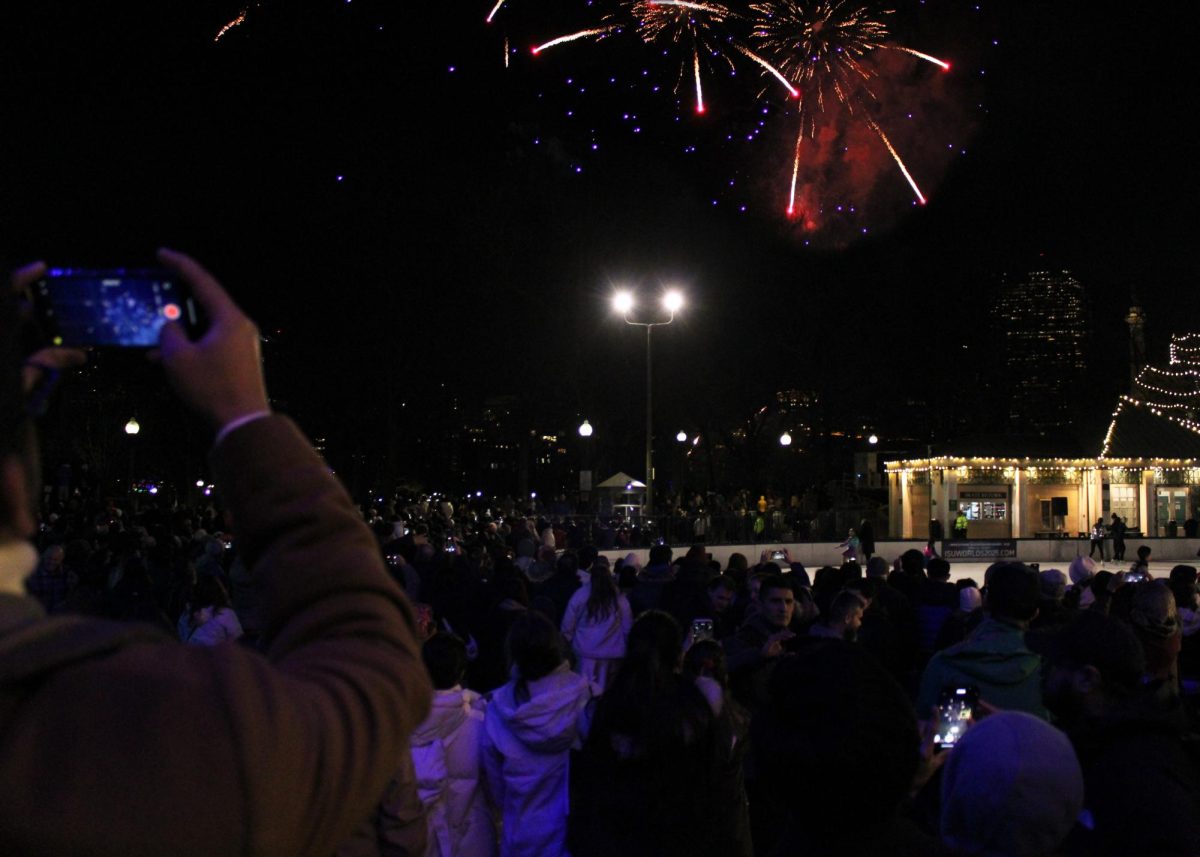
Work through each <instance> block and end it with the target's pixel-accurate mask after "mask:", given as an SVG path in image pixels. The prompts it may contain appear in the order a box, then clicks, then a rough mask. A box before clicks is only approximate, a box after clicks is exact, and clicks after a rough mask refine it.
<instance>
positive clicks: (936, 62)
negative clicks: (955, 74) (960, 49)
mask: <svg viewBox="0 0 1200 857" xmlns="http://www.w3.org/2000/svg"><path fill="white" fill-rule="evenodd" d="M884 47H887V48H890V49H891V50H893V51H903V52H904V53H906V54H912V55H913V56H914V57H918V58H920V59H923V60H925V62H931V63H933V64H934V65H937V66H941V67H942V70H943V71H950V63H948V62H946V61H945V60H940V59H938V58H937V57H931V56H930V55H929V54H923V53H921V52H920V51H917V50H913V49H912V48H906V47H904V46H903V45H885V46H884Z"/></svg>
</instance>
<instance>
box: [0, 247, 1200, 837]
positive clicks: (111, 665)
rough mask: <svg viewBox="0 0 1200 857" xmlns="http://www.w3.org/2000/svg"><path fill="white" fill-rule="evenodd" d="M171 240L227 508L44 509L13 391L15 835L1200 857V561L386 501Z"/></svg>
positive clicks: (9, 550)
mask: <svg viewBox="0 0 1200 857" xmlns="http://www.w3.org/2000/svg"><path fill="white" fill-rule="evenodd" d="M164 261H165V262H166V263H169V264H171V265H174V266H176V267H177V268H178V269H179V270H180V271H181V272H182V273H183V274H184V275H185V276H187V277H188V278H189V279H191V280H192V281H193V283H194V284H195V285H196V286H197V293H198V295H199V297H200V298H201V300H202V302H204V303H205V305H206V309H207V310H208V311H209V314H210V316H212V318H213V326H212V329H211V330H210V332H209V333H208V334H206V335H205V337H204V338H203V339H200V340H199V341H197V342H194V343H193V342H189V341H187V340H186V339H184V338H182V334H181V333H179V332H178V331H176V332H169V333H168V334H166V335H165V337H164V349H163V355H162V357H161V359H162V360H163V363H164V366H165V368H166V371H167V373H168V377H169V378H170V380H171V381H172V384H173V386H174V387H175V389H176V390H177V392H178V393H179V395H180V396H181V398H182V399H183V400H184V401H185V402H186V403H188V404H189V405H190V406H191V407H192V408H193V409H195V410H196V411H197V412H198V413H199V414H200V415H202V416H203V417H204V418H205V419H206V421H207V423H208V424H209V425H210V426H211V428H212V430H213V432H214V434H215V436H216V439H215V442H214V450H213V462H214V467H215V468H216V470H217V472H218V474H219V484H220V485H221V486H222V489H223V494H224V498H223V507H222V508H221V509H218V508H216V507H215V506H207V507H204V508H196V509H184V508H171V509H166V508H159V507H147V508H142V509H140V510H135V509H132V508H121V507H120V506H118V505H113V504H109V503H98V502H96V501H94V500H82V499H79V498H70V497H69V498H66V500H65V502H62V503H60V504H58V505H56V506H55V507H54V508H53V509H49V508H46V509H42V514H41V516H40V521H39V520H38V518H37V516H36V514H35V513H36V509H35V503H34V502H33V498H36V497H39V496H42V495H41V494H40V492H38V491H37V490H36V480H35V479H34V478H33V477H34V476H35V474H34V473H33V471H32V468H33V467H34V466H35V465H34V463H33V462H35V461H36V456H35V453H34V452H33V449H32V446H31V437H32V432H31V421H30V419H28V418H27V417H26V416H25V415H24V412H23V411H22V406H21V402H22V401H24V400H25V399H26V397H27V393H24V392H21V391H20V390H19V389H18V386H19V381H20V378H19V375H18V373H17V372H15V371H14V372H11V373H10V375H11V377H9V378H7V381H6V383H7V384H8V386H7V387H5V388H3V389H0V393H3V395H4V398H3V399H2V400H0V405H2V407H0V413H2V414H4V415H5V416H6V422H5V427H4V431H5V433H4V434H3V435H0V440H2V441H3V442H4V446H3V447H2V448H0V464H3V470H2V471H0V473H2V474H3V476H4V481H3V483H2V488H3V493H2V494H0V499H2V500H3V502H2V503H0V583H2V584H3V586H4V588H3V590H2V591H0V690H2V693H3V696H2V697H0V699H2V704H0V739H2V740H3V741H4V746H5V748H6V749H5V753H4V754H0V782H3V783H4V785H5V793H6V795H7V796H8V797H9V800H7V801H4V802H0V851H3V852H4V853H20V854H51V853H80V854H82V853H100V854H107V853H122V854H142V853H146V854H151V853H176V854H219V853H235V852H236V853H242V852H245V853H274V854H302V853H313V854H330V853H334V852H336V853H338V854H341V855H348V856H349V855H365V854H394V855H400V854H405V855H417V854H426V855H440V857H450V855H464V857H476V855H478V857H491V855H501V857H516V856H517V855H530V857H535V855H536V857H543V855H576V857H580V855H614V854H620V855H630V857H632V855H647V857H649V855H681V857H682V855H688V857H696V855H714V857H716V855H735V856H736V855H742V857H750V855H784V854H814V855H816V854H822V855H824V854H829V855H834V854H836V855H869V854H882V853H887V854H908V855H925V854H928V855H935V854H942V855H946V854H950V855H984V854H987V855H1047V854H1065V855H1093V854H1114V855H1118V854H1119V855H1125V854H1198V853H1200V740H1198V738H1200V733H1198V732H1197V722H1196V705H1195V703H1196V700H1197V698H1200V697H1198V696H1197V682H1198V680H1200V655H1198V654H1197V653H1198V651H1200V650H1198V648H1197V647H1198V646H1200V636H1197V631H1198V630H1200V602H1198V597H1197V571H1196V568H1195V567H1193V566H1189V565H1180V566H1177V567H1176V568H1175V569H1174V570H1173V571H1172V572H1171V574H1170V576H1169V579H1166V580H1154V579H1147V578H1148V575H1146V574H1143V573H1141V572H1140V570H1135V572H1134V573H1126V572H1121V573H1116V574H1113V573H1111V572H1109V571H1104V570H1098V567H1097V566H1096V564H1095V563H1094V561H1093V560H1091V559H1090V558H1088V557H1086V556H1080V557H1078V558H1077V559H1076V560H1075V561H1073V562H1072V563H1071V565H1070V566H1069V568H1067V569H1066V570H1065V571H1064V570H1061V569H1049V568H1048V569H1045V570H1041V571H1035V570H1033V569H1031V568H1029V567H1027V566H1025V565H1022V564H1020V563H1017V562H1000V563H996V564H994V565H992V566H991V567H990V568H988V570H987V572H986V574H985V575H984V576H983V579H982V580H981V581H974V580H969V579H966V580H960V581H958V582H956V583H952V582H951V577H952V574H951V566H950V564H949V563H948V562H947V561H946V560H945V559H942V558H939V557H936V556H930V555H929V554H928V553H927V552H925V551H920V550H915V549H914V550H908V551H905V552H904V553H903V554H902V555H901V556H899V557H896V558H894V559H893V558H885V557H882V556H879V555H874V550H873V549H874V545H873V544H869V543H868V541H867V536H869V533H868V534H864V533H863V532H862V529H861V528H860V529H859V531H858V532H857V533H856V532H855V531H850V533H849V535H848V537H847V539H846V541H845V542H844V543H843V544H842V545H841V547H843V548H845V554H844V558H845V560H846V561H845V563H844V564H843V565H841V566H828V567H823V568H820V569H815V570H813V573H812V574H811V576H810V573H809V570H808V569H805V568H803V567H802V566H801V565H799V564H797V563H792V562H790V561H789V559H788V557H787V556H786V555H785V556H783V557H776V556H775V555H774V554H773V553H766V552H764V553H763V555H761V556H759V557H753V558H748V557H746V556H744V555H741V554H733V555H732V556H731V557H730V559H729V560H728V562H727V563H726V564H725V565H724V566H722V565H721V564H720V563H717V562H714V561H713V560H712V558H711V555H710V554H708V553H707V552H706V549H705V547H704V545H703V544H695V545H693V546H692V547H690V548H689V549H688V550H686V551H685V552H683V553H682V554H680V555H676V553H675V552H674V551H673V550H672V548H671V547H669V546H668V545H666V544H656V545H654V546H652V547H651V548H650V549H649V551H648V554H647V555H646V557H645V562H644V563H643V562H642V561H641V555H640V554H639V553H637V552H629V553H627V554H625V555H624V556H620V557H619V558H616V559H609V558H608V557H607V556H606V555H605V554H604V553H601V552H600V551H599V550H598V549H597V548H596V547H595V546H593V545H588V544H573V543H572V541H571V540H570V539H569V538H561V537H559V536H558V535H556V533H555V532H554V527H553V526H552V524H551V522H549V521H545V520H538V519H537V518H534V517H527V516H524V515H521V514H519V513H517V512H516V511H515V510H514V513H513V514H510V515H504V516H501V518H500V519H499V520H494V519H493V520H491V521H489V522H486V523H485V524H483V525H481V526H472V527H470V528H469V529H467V530H464V529H463V528H461V527H457V528H456V527H455V526H454V524H453V523H452V521H453V517H454V510H453V508H449V509H441V508H439V509H434V510H432V511H427V513H426V518H425V519H423V520H421V521H420V522H417V521H416V520H414V518H413V517H412V516H406V515H405V514H403V512H402V510H395V509H391V510H383V509H375V508H372V509H371V510H369V511H368V513H367V514H366V515H364V514H363V512H362V510H361V509H359V508H356V507H355V506H353V504H352V503H351V502H350V500H349V498H348V497H347V496H346V495H345V492H344V491H343V490H342V489H341V488H340V486H338V485H337V483H336V482H335V480H334V479H333V478H332V476H331V475H330V474H329V472H328V469H327V468H325V467H324V466H323V464H322V463H321V461H320V459H319V458H318V457H317V456H316V455H315V454H314V453H313V452H312V450H311V449H309V448H307V445H306V444H305V443H304V442H303V439H302V438H301V436H300V435H299V433H298V432H297V431H296V429H295V428H294V427H293V426H291V425H290V423H288V422H287V420H286V419H284V418H282V417H279V416H277V415H273V414H271V413H270V409H269V407H268V406H267V399H266V396H265V392H264V390H263V389H262V379H261V373H260V370H259V369H258V363H257V353H256V350H255V349H256V339H255V334H254V330H253V325H252V324H250V323H249V321H248V320H247V319H245V318H244V316H241V314H240V311H238V310H237V308H236V307H235V306H234V305H233V304H232V302H231V301H229V299H228V297H227V296H226V295H225V294H224V292H223V291H222V290H221V289H220V287H219V286H218V285H217V284H216V283H215V281H212V280H211V278H210V277H208V275H207V274H206V273H205V272H203V270H202V269H200V268H199V267H198V266H196V265H195V263H194V262H192V261H191V260H189V259H187V258H186V257H181V256H178V255H176V254H166V256H165V257H164ZM13 323H14V322H12V321H11V320H8V321H6V320H5V319H3V318H0V332H3V330H4V327H3V325H4V324H10V325H11V324H13ZM34 356H35V358H37V359H36V360H34V361H33V362H32V363H27V364H26V368H27V369H30V368H32V370H33V371H32V372H28V373H26V378H25V379H26V386H29V384H30V383H33V384H36V383H37V381H38V377H37V376H38V375H39V374H41V373H43V372H44V370H45V367H47V366H49V365H50V362H48V361H51V360H53V359H54V355H52V354H44V355H41V356H40V357H39V356H38V355H34ZM8 358H9V359H10V361H11V362H10V365H11V366H12V367H14V369H15V367H16V366H17V365H18V364H17V362H16V359H13V358H14V356H13V355H12V354H10V355H8ZM231 385H232V388H233V389H232V395H231V390H230V386H231ZM10 416H12V417H13V418H12V419H7V418H8V417H10ZM364 518H365V520H364ZM431 522H433V523H431ZM34 547H36V549H37V550H38V551H39V553H38V554H37V555H36V556H35V555H34V554H33V548H34ZM860 555H861V558H862V559H864V560H865V567H864V566H863V565H861V564H860V562H859V559H860ZM889 560H892V561H889ZM155 626H157V627H155ZM172 638H173V640H174V642H172ZM960 698H961V699H960ZM962 700H969V701H970V703H969V705H967V706H966V707H964V704H963V703H962ZM955 705H957V706H958V707H957V708H955V707H954V706H955ZM948 712H956V713H953V714H949V713H948ZM947 717H952V718H953V721H952V722H947Z"/></svg>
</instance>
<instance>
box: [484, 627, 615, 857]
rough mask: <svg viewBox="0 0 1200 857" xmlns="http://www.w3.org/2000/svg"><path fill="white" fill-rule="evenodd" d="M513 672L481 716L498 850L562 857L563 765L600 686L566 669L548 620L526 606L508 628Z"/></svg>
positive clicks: (508, 855) (522, 856) (509, 855)
mask: <svg viewBox="0 0 1200 857" xmlns="http://www.w3.org/2000/svg"><path fill="white" fill-rule="evenodd" d="M508 652H509V660H510V662H511V664H512V674H513V678H512V680H511V681H509V682H508V684H506V685H504V686H503V687H500V688H498V689H497V690H496V691H495V692H494V693H493V694H492V698H491V702H490V703H489V705H488V707H487V712H486V717H485V720H484V739H483V758H484V766H485V770H486V774H487V785H488V791H489V792H490V794H491V795H492V801H493V803H494V804H495V805H496V806H497V807H498V808H499V810H500V813H501V825H502V830H501V834H500V854H501V857H526V855H528V857H546V855H554V857H566V855H568V851H567V843H566V838H567V810H568V805H569V804H568V794H567V780H568V777H567V766H568V758H569V756H570V751H571V749H572V748H575V749H578V748H579V746H580V745H581V737H580V736H581V734H582V733H584V732H586V719H587V712H588V703H589V702H590V701H591V699H592V697H593V696H594V695H595V694H596V692H598V690H599V688H597V687H595V686H594V685H593V684H592V683H591V682H590V681H589V680H588V679H587V678H585V677H583V676H581V675H578V674H577V673H573V672H571V669H570V665H569V664H568V663H567V661H566V659H565V658H564V657H563V652H564V646H563V641H562V637H561V636H560V635H559V633H558V629H557V628H555V627H554V623H553V622H551V621H550V620H549V619H547V618H546V617H545V616H543V615H542V614H541V613H538V612H536V611H533V610H529V611H526V612H525V613H524V614H523V615H522V616H520V617H519V618H518V619H517V620H516V621H515V622H514V623H513V626H512V628H510V629H509V633H508Z"/></svg>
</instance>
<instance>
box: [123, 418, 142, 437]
mask: <svg viewBox="0 0 1200 857" xmlns="http://www.w3.org/2000/svg"><path fill="white" fill-rule="evenodd" d="M141 430H142V424H141V423H139V422H138V421H137V417H130V418H129V422H127V423H125V434H127V435H135V434H137V433H138V432H140V431H141Z"/></svg>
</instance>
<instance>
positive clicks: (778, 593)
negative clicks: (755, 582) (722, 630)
mask: <svg viewBox="0 0 1200 857" xmlns="http://www.w3.org/2000/svg"><path fill="white" fill-rule="evenodd" d="M759 599H760V601H761V602H762V608H761V610H760V611H759V612H758V613H756V614H754V615H753V616H751V617H750V618H748V619H747V620H746V621H745V622H744V623H743V624H742V627H740V628H738V630H737V633H736V634H734V635H733V636H732V637H730V638H728V639H727V640H725V641H724V645H725V654H726V658H727V660H728V665H729V679H730V685H731V686H732V688H733V692H734V695H735V696H736V697H737V699H738V702H740V703H741V704H742V705H744V706H746V708H748V709H749V710H750V711H751V713H753V712H755V711H757V710H758V709H759V708H760V707H761V706H762V705H763V704H764V702H765V701H766V695H767V686H768V684H769V682H770V676H771V673H772V672H773V671H774V669H775V666H776V664H777V663H778V662H779V659H780V657H781V656H782V655H783V654H784V653H785V652H787V651H790V650H792V649H793V648H794V647H793V645H792V641H793V640H794V639H795V638H796V636H797V631H796V629H795V627H794V626H793V621H792V620H793V618H794V614H795V610H796V593H795V591H794V590H793V589H792V586H791V584H790V583H789V582H788V581H787V580H786V579H785V578H784V577H783V576H782V575H775V576H772V577H768V578H767V579H766V580H764V581H763V582H762V584H761V589H760V592H759Z"/></svg>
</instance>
